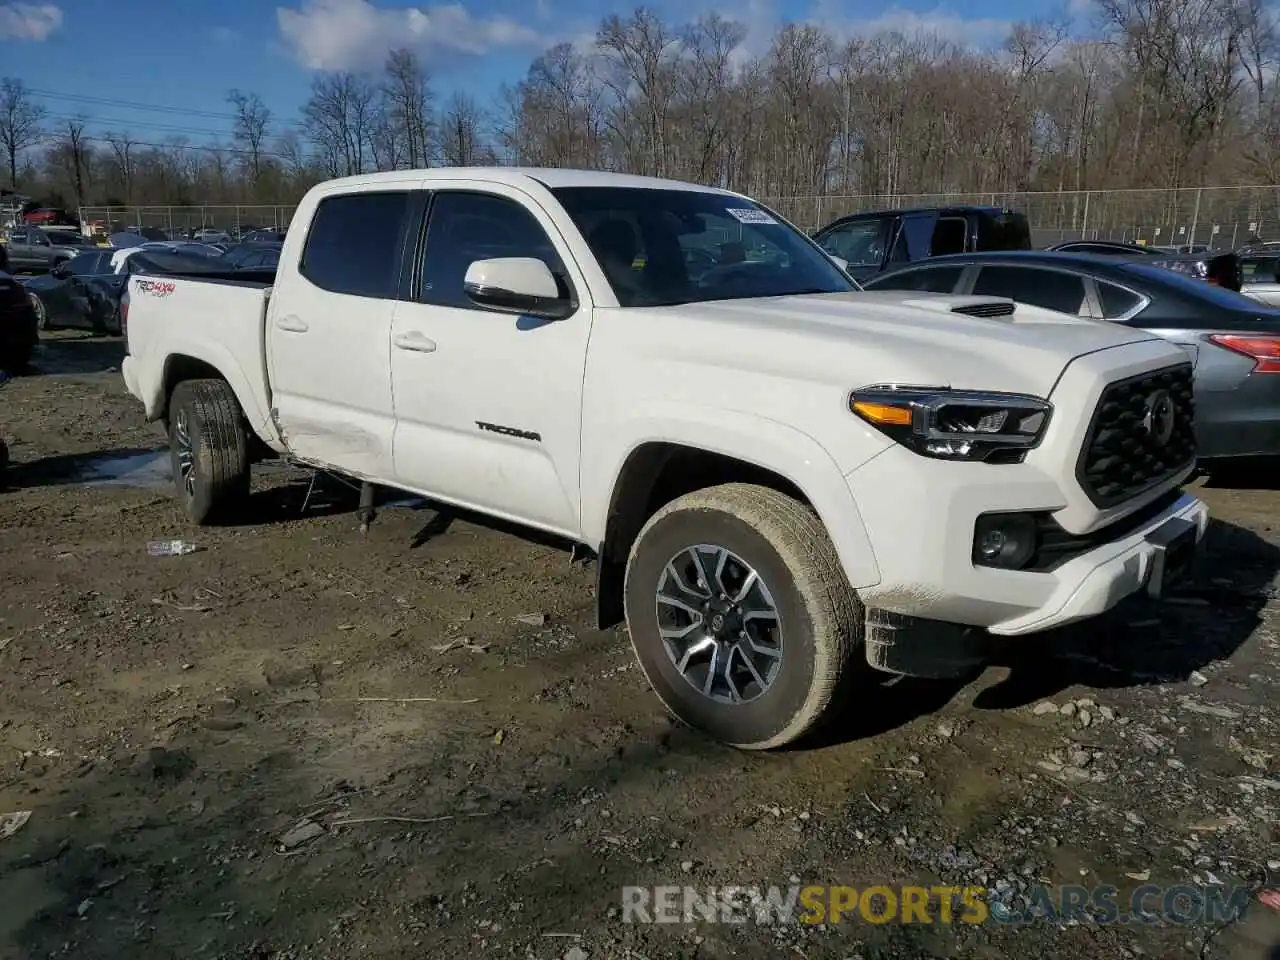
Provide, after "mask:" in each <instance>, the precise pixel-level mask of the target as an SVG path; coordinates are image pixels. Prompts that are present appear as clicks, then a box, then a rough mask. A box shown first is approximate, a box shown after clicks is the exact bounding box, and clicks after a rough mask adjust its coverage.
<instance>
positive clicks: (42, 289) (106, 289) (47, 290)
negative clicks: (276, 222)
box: [23, 244, 210, 335]
mask: <svg viewBox="0 0 1280 960" xmlns="http://www.w3.org/2000/svg"><path fill="white" fill-rule="evenodd" d="M209 260H210V257H208V256H207V255H203V254H193V253H188V252H183V251H181V250H173V249H171V248H169V247H168V245H164V244H157V245H154V246H151V247H140V248H133V249H130V250H100V249H96V248H95V249H93V250H91V251H88V252H85V253H82V254H80V255H78V256H76V257H74V258H73V259H71V260H69V261H67V262H66V263H62V264H59V265H58V266H57V267H55V268H54V269H53V271H52V272H50V273H48V274H44V275H41V276H37V277H31V278H29V279H26V280H24V281H23V283H24V286H25V288H26V291H27V295H28V297H29V298H30V300H31V306H32V308H33V309H34V310H35V313H36V316H37V318H38V325H39V327H40V329H42V330H50V329H54V328H56V327H76V328H82V329H88V330H94V331H96V332H98V333H106V334H115V335H122V334H123V333H124V325H123V311H122V309H121V305H120V303H121V297H122V295H123V294H124V290H125V287H126V285H127V283H128V281H129V277H130V276H131V275H132V274H133V273H135V272H137V271H138V270H141V269H145V270H146V271H147V272H148V273H150V274H157V275H158V274H161V273H174V272H179V271H184V270H187V271H189V270H198V269H199V268H200V267H201V266H202V265H203V264H204V263H206V262H208V261H209Z"/></svg>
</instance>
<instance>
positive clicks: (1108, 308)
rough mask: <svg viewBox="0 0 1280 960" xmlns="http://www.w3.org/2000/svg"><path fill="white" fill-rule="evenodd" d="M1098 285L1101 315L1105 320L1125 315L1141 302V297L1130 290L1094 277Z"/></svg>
mask: <svg viewBox="0 0 1280 960" xmlns="http://www.w3.org/2000/svg"><path fill="white" fill-rule="evenodd" d="M1094 283H1096V284H1097V285H1098V299H1099V300H1101V301H1102V316H1103V317H1105V318H1106V319H1107V320H1115V319H1116V318H1118V317H1123V316H1126V315H1127V314H1128V313H1130V312H1131V311H1133V310H1134V309H1136V308H1137V306H1138V305H1139V304H1140V303H1142V297H1141V296H1139V295H1138V294H1136V293H1134V292H1133V291H1132V290H1126V289H1125V288H1124V287H1117V286H1116V285H1115V284H1114V283H1107V282H1106V281H1105V280H1098V279H1095V280H1094Z"/></svg>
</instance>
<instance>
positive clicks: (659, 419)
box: [582, 401, 880, 589]
mask: <svg viewBox="0 0 1280 960" xmlns="http://www.w3.org/2000/svg"><path fill="white" fill-rule="evenodd" d="M636 407H638V408H640V409H643V410H644V411H645V413H644V415H643V416H642V417H639V418H627V419H626V420H625V421H620V422H617V423H614V422H610V421H608V420H605V421H604V422H602V423H601V424H600V425H599V426H598V427H597V428H596V430H593V431H592V432H593V433H596V436H595V438H594V439H595V441H596V443H597V444H598V447H597V449H599V450H600V454H599V456H598V457H595V458H592V460H591V462H589V463H584V469H583V478H584V479H586V478H589V477H608V478H609V482H608V485H607V486H599V487H592V486H590V485H587V484H584V486H583V491H582V493H583V496H582V526H583V533H584V539H586V540H587V542H589V543H592V544H599V543H603V542H604V540H605V536H606V534H607V533H608V525H609V520H610V516H611V514H612V511H613V508H614V497H615V493H616V491H617V490H618V489H619V484H620V483H621V482H622V479H623V473H624V471H625V470H626V469H627V467H628V464H629V461H630V460H631V457H632V456H633V455H634V454H635V453H636V451H638V450H639V449H641V448H642V447H644V446H645V445H646V444H651V443H664V444H675V445H679V446H686V447H690V448H692V449H695V450H705V451H707V452H708V453H715V454H720V455H722V456H726V457H732V458H734V459H737V460H742V461H745V462H747V463H751V464H753V465H755V466H758V467H760V468H761V469H764V470H768V471H770V472H772V473H776V474H778V475H779V476H781V477H782V478H783V479H785V480H787V481H788V482H790V483H791V484H792V485H793V486H795V487H796V488H797V489H798V490H800V492H801V493H803V494H804V496H805V498H806V499H807V500H808V501H809V503H810V504H811V505H812V506H813V509H814V510H815V511H816V512H817V514H818V518H819V519H820V520H821V521H822V524H823V526H824V527H825V528H826V530H827V533H828V535H829V536H830V537H831V541H832V543H833V544H834V545H835V548H836V552H837V553H838V554H839V556H840V562H841V565H842V567H843V568H844V571H845V575H846V576H847V577H848V578H849V582H850V585H851V586H853V588H854V589H860V588H862V587H869V586H872V585H874V584H877V583H879V582H880V569H879V566H878V565H877V563H876V558H875V551H874V550H873V548H872V545H871V539H870V537H869V535H868V533H867V528H866V524H865V523H864V522H863V519H862V514H861V513H860V512H859V510H858V505H857V503H856V502H855V501H854V498H853V493H852V491H851V490H850V489H849V484H848V482H847V481H846V480H845V477H844V475H843V474H842V473H841V472H840V468H839V467H838V466H837V465H836V462H835V460H834V459H832V457H831V455H830V454H829V453H828V452H827V450H826V449H825V448H824V447H823V446H822V445H821V444H820V443H819V442H818V441H817V440H816V439H814V438H813V437H812V436H810V435H809V434H807V433H804V432H803V431H801V430H798V429H796V428H795V427H792V426H790V425H788V424H784V423H781V422H779V421H776V420H770V419H768V418H766V417H760V416H757V415H754V414H746V413H740V412H738V411H734V410H725V409H719V408H716V407H708V406H699V407H690V406H688V405H686V404H675V403H670V402H664V401H646V402H644V403H643V404H637V405H636ZM636 407H633V408H632V409H636ZM597 431H598V432H597ZM585 439H586V438H584V440H585ZM584 446H585V445H584ZM587 449H590V448H589V447H587Z"/></svg>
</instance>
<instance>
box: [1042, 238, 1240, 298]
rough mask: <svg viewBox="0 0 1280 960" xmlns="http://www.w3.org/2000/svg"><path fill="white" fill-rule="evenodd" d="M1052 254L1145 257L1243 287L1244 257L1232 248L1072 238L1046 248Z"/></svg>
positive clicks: (1228, 285)
mask: <svg viewBox="0 0 1280 960" xmlns="http://www.w3.org/2000/svg"><path fill="white" fill-rule="evenodd" d="M1046 249H1047V251H1048V252H1050V253H1088V254H1093V255H1095V256H1115V257H1145V258H1148V259H1146V260H1145V262H1146V263H1148V264H1150V265H1152V266H1158V267H1164V268H1165V269H1166V270H1174V271H1176V272H1178V273H1185V274H1186V275H1187V276H1190V277H1195V278H1196V279H1197V280H1207V281H1209V282H1210V283H1213V284H1216V285H1218V286H1220V287H1226V288H1227V289H1228V290H1236V291H1238V290H1239V289H1240V286H1241V277H1240V258H1239V257H1238V256H1237V255H1236V254H1234V253H1231V252H1229V251H1226V250H1223V251H1218V252H1212V251H1209V250H1208V249H1207V248H1205V247H1196V248H1192V247H1187V246H1183V247H1179V248H1177V250H1176V251H1173V250H1171V249H1170V248H1169V247H1149V246H1145V245H1144V244H1140V243H1120V242H1117V241H1114V240H1068V241H1066V242H1064V243H1057V244H1054V245H1053V246H1051V247H1047V248H1046Z"/></svg>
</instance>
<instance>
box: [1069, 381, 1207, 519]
mask: <svg viewBox="0 0 1280 960" xmlns="http://www.w3.org/2000/svg"><path fill="white" fill-rule="evenodd" d="M1161 391H1166V392H1167V393H1168V395H1169V398H1170V399H1171V400H1172V401H1173V429H1172V432H1171V433H1170V434H1169V435H1168V437H1167V439H1166V438H1164V437H1162V436H1160V424H1159V423H1155V424H1153V423H1152V422H1151V405H1152V401H1153V399H1155V398H1158V397H1159V396H1160V393H1161ZM1195 457H1196V437H1195V398H1194V395H1193V375H1192V370H1191V365H1190V364H1178V365H1177V366H1173V367H1166V368H1165V369H1163V370H1157V371H1156V372H1155V373H1144V374H1142V375H1140V376H1137V377H1130V378H1129V379H1127V380H1119V381H1117V382H1115V383H1113V384H1110V385H1109V386H1108V387H1107V388H1106V389H1105V390H1103V391H1102V397H1101V398H1100V399H1099V400H1098V408H1097V410H1095V411H1094V414H1093V422H1092V423H1091V424H1089V432H1088V434H1087V435H1086V437H1085V443H1084V449H1083V450H1082V451H1081V453H1080V461H1079V464H1078V465H1077V467H1076V476H1077V478H1078V479H1079V481H1080V486H1081V487H1082V488H1084V492H1085V493H1086V494H1088V495H1089V499H1090V500H1092V501H1093V502H1094V504H1095V505H1096V506H1099V507H1111V506H1114V505H1115V504H1117V503H1123V502H1124V501H1125V500H1128V499H1129V498H1131V497H1136V496H1138V495H1139V494H1141V493H1143V492H1145V491H1147V490H1150V489H1151V488H1152V487H1154V486H1158V485H1159V484H1161V483H1163V482H1164V481H1166V480H1168V479H1169V478H1170V477H1172V476H1174V475H1175V474H1177V473H1179V472H1180V471H1182V470H1184V469H1186V467H1188V466H1190V465H1191V464H1192V463H1194V462H1195Z"/></svg>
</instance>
